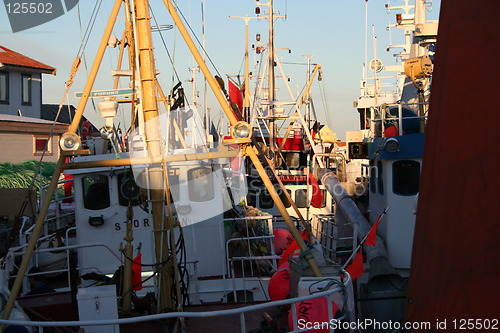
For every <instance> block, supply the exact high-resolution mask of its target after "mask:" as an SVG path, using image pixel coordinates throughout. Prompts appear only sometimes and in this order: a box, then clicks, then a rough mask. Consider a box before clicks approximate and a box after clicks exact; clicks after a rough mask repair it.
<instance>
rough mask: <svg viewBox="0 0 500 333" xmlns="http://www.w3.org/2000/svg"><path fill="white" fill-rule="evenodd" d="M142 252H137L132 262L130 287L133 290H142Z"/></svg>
mask: <svg viewBox="0 0 500 333" xmlns="http://www.w3.org/2000/svg"><path fill="white" fill-rule="evenodd" d="M141 264H142V253H139V254H138V255H137V256H136V257H135V258H134V261H133V262H132V287H133V289H134V290H142V283H141V282H142V274H141V273H142V266H141Z"/></svg>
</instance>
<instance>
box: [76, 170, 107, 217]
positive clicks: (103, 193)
mask: <svg viewBox="0 0 500 333" xmlns="http://www.w3.org/2000/svg"><path fill="white" fill-rule="evenodd" d="M82 188H83V204H84V207H85V208H86V209H90V210H100V209H105V208H108V207H109V206H110V200H109V184H108V176H106V175H89V176H85V177H83V178H82Z"/></svg>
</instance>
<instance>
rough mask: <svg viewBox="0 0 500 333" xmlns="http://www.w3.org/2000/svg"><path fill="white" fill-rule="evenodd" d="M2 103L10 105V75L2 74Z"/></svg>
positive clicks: (0, 96)
mask: <svg viewBox="0 0 500 333" xmlns="http://www.w3.org/2000/svg"><path fill="white" fill-rule="evenodd" d="M0 103H1V104H9V73H7V72H0Z"/></svg>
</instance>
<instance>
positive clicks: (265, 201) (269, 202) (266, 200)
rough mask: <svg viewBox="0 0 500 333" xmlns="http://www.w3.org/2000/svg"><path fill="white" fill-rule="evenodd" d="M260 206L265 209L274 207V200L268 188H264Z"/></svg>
mask: <svg viewBox="0 0 500 333" xmlns="http://www.w3.org/2000/svg"><path fill="white" fill-rule="evenodd" d="M259 207H260V208H264V209H270V208H273V207H274V201H273V198H272V197H271V194H269V191H268V190H267V188H264V189H262V191H261V192H260V196H259Z"/></svg>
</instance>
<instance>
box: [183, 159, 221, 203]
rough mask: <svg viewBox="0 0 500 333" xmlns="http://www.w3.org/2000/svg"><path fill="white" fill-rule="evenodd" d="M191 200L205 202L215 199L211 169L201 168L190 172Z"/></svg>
mask: <svg viewBox="0 0 500 333" xmlns="http://www.w3.org/2000/svg"><path fill="white" fill-rule="evenodd" d="M188 183H189V200H191V201H193V202H205V201H210V200H212V199H214V198H215V189H214V178H213V172H212V169H211V168H207V167H200V168H195V169H191V170H189V171H188Z"/></svg>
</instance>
